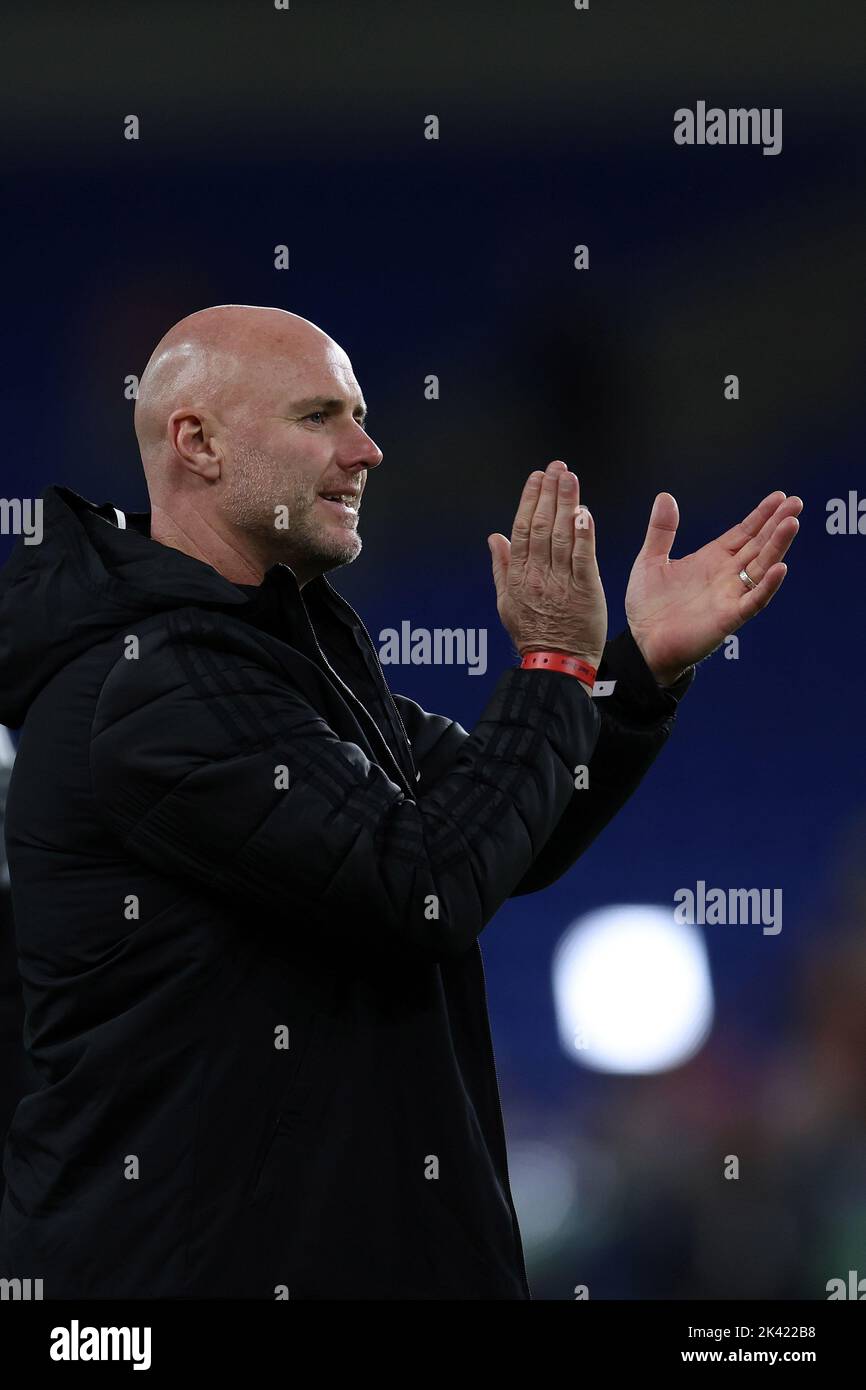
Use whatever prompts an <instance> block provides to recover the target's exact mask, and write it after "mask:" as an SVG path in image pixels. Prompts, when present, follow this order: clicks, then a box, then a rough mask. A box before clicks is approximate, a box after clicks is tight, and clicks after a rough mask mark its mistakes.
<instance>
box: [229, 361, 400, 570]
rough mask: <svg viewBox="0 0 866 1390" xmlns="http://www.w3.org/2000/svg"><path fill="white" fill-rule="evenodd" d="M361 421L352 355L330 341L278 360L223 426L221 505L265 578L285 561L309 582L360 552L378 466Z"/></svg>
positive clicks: (377, 452)
mask: <svg viewBox="0 0 866 1390" xmlns="http://www.w3.org/2000/svg"><path fill="white" fill-rule="evenodd" d="M366 413H367V412H366V406H365V404H364V400H363V397H362V395H361V390H360V387H359V386H358V383H357V381H356V380H355V376H354V373H353V371H352V365H351V363H350V361H349V359H348V357H347V356H346V354H345V353H344V352H343V351H342V349H341V348H339V347H338V346H337V344H336V343H332V342H330V341H329V340H328V341H327V342H326V343H323V344H322V345H316V346H314V347H313V348H312V349H311V350H309V351H307V352H305V354H304V356H303V358H301V359H300V360H299V359H298V357H297V356H295V357H294V358H292V359H290V360H289V361H288V362H286V360H285V359H283V370H281V371H274V372H273V375H272V378H269V379H268V380H267V381H266V382H265V383H264V389H263V390H262V391H259V392H257V393H256V395H255V396H254V397H252V398H251V400H250V402H249V403H248V404H245V406H244V409H243V412H242V415H241V417H240V418H239V419H238V420H237V421H236V422H234V423H233V424H232V426H231V427H230V428H229V431H228V443H229V450H228V451H227V452H228V453H229V454H230V456H229V457H227V459H226V467H225V472H224V477H225V482H226V486H225V490H224V492H223V495H222V503H221V506H222V510H223V512H224V514H225V516H226V518H227V520H228V521H229V522H230V524H231V526H232V527H233V528H234V529H236V530H238V531H240V532H242V533H243V535H244V539H245V541H246V542H247V543H248V544H251V545H252V546H253V548H254V549H255V551H256V553H257V555H258V557H259V560H260V562H261V565H262V568H263V570H267V569H268V568H269V567H270V566H271V565H273V564H276V563H278V562H280V561H282V562H283V563H284V564H287V565H289V566H290V567H291V569H292V570H294V572H295V575H296V576H297V579H298V583H299V584H305V583H307V582H308V580H310V579H312V578H315V576H316V575H318V574H322V573H324V572H325V571H326V570H329V569H334V568H336V567H337V566H338V565H348V564H351V562H352V561H353V560H354V559H356V558H357V556H358V555H359V554H360V551H361V537H360V536H359V534H358V514H359V510H360V507H361V501H362V494H363V491H364V488H365V486H366V482H367V474H368V470H369V469H370V468H376V467H377V466H378V465H379V464H380V463H381V461H382V451H381V450H380V449H379V448H378V446H377V445H376V444H374V442H373V440H372V439H371V438H370V436H369V435H368V434H367V432H366V429H365V428H364V420H365V417H366Z"/></svg>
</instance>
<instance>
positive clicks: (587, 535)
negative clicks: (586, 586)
mask: <svg viewBox="0 0 866 1390" xmlns="http://www.w3.org/2000/svg"><path fill="white" fill-rule="evenodd" d="M597 569H598V560H597V558H596V553H595V521H594V520H593V517H592V513H591V512H590V510H589V507H583V506H582V507H579V508H578V510H577V512H576V513H575V517H574V545H573V546H572V551H571V577H572V579H573V580H574V582H575V584H583V583H585V582H586V579H587V575H589V574H592V573H593V572H594V571H596V570H597Z"/></svg>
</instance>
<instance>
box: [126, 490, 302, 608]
mask: <svg viewBox="0 0 866 1390" xmlns="http://www.w3.org/2000/svg"><path fill="white" fill-rule="evenodd" d="M150 536H151V540H154V541H158V542H159V544H160V545H168V546H171V548H172V549H173V550H181V551H183V553H184V555H191V556H192V558H193V559H194V560H201V561H202V563H203V564H205V565H210V566H211V568H212V569H215V570H216V571H217V573H218V574H221V575H222V576H223V578H224V579H228V580H229V581H230V582H231V583H232V584H261V582H262V580H263V579H264V577H265V573H266V571H267V569H268V568H269V562H267V561H266V560H265V559H264V558H263V557H260V556H258V555H256V554H255V553H254V550H253V548H252V547H251V546H250V544H249V542H248V541H239V540H238V538H237V537H235V536H232V535H225V534H223V533H222V532H221V531H218V530H217V529H216V528H215V527H214V526H212V525H211V523H210V522H209V521H207V520H206V519H205V518H204V517H202V516H201V515H200V514H199V513H197V512H193V513H187V514H183V515H180V516H179V515H178V514H177V513H176V512H172V513H169V512H167V511H165V509H164V508H162V507H160V506H157V504H156V503H152V504H151V513H150ZM307 578H309V576H307V577H305V578H303V579H302V577H301V576H300V575H298V576H297V579H298V586H299V588H303V586H304V584H305V583H306V582H307Z"/></svg>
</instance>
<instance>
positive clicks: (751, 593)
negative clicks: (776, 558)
mask: <svg viewBox="0 0 866 1390" xmlns="http://www.w3.org/2000/svg"><path fill="white" fill-rule="evenodd" d="M787 573H788V566H787V565H781V564H780V565H771V566H770V568H769V569H768V570H767V573H766V574H765V575H764V577H763V579H762V580H761V582H760V583H759V584H758V586H757V588H755V589H748V590H747V591H746V593H744V594H743V597H742V598H741V599H740V626H742V624H743V623H745V622H748V620H749V618H754V616H755V614H756V613H760V611H761V609H762V608H766V606H767V604H768V603H769V602H770V599H771V598H772V597H773V595H774V594H775V593H777V592H778V590H779V588H780V587H781V584H782V580H783V579H784V578H785V575H786V574H787Z"/></svg>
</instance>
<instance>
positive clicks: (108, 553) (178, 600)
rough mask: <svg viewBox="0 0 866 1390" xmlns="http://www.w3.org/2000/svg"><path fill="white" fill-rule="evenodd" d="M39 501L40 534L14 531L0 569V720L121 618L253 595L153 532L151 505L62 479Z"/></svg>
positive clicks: (321, 582) (12, 722)
mask: <svg viewBox="0 0 866 1390" xmlns="http://www.w3.org/2000/svg"><path fill="white" fill-rule="evenodd" d="M41 500H42V539H41V541H40V542H39V544H36V545H32V544H31V545H27V544H25V539H24V537H23V536H19V538H18V541H17V543H16V545H15V548H14V550H13V551H12V554H11V555H10V557H9V560H8V561H7V563H6V565H5V567H4V569H3V570H2V572H0V724H7V725H8V726H9V727H10V728H12V729H17V728H19V727H20V726H21V724H22V723H23V722H24V719H25V716H26V714H27V711H28V709H29V708H30V705H31V704H32V703H33V701H34V700H35V698H36V696H37V695H38V694H39V692H40V691H41V690H42V688H43V687H44V686H45V685H46V684H47V683H48V681H49V680H51V678H52V676H54V675H55V674H56V673H57V671H59V670H61V669H62V667H64V666H65V665H66V664H67V663H68V662H70V661H72V660H74V658H75V657H76V656H78V655H79V654H80V653H81V652H82V651H85V650H86V649H87V648H88V647H91V646H94V645H95V644H96V643H98V642H100V641H103V640H104V639H105V638H106V637H108V636H110V635H111V634H112V633H116V632H117V631H118V629H119V628H121V627H123V626H124V625H125V624H127V623H132V622H134V621H135V620H141V619H142V618H143V617H145V616H149V615H152V614H155V613H158V612H160V611H164V610H167V609H172V608H184V607H187V606H188V605H189V604H196V605H199V606H206V607H213V608H218V609H225V608H227V607H232V606H238V607H240V608H243V607H244V606H245V605H248V604H250V603H252V602H253V601H254V597H255V596H253V598H251V597H250V595H249V594H247V593H244V592H243V590H242V589H240V588H238V587H237V586H236V585H234V584H233V583H231V581H230V580H228V579H225V578H223V576H222V575H221V574H219V573H218V572H217V571H216V570H215V569H213V568H212V567H211V566H210V565H207V564H204V563H203V562H202V561H200V560H195V559H193V557H192V556H190V555H185V554H184V553H183V552H182V551H180V550H174V549H173V548H172V547H170V546H165V545H160V544H159V543H158V542H156V541H153V540H151V539H150V512H127V513H124V512H123V511H121V510H120V509H119V508H117V507H115V506H114V504H113V503H111V502H105V503H103V504H102V505H100V506H97V505H96V504H95V503H93V502H88V501H86V500H85V498H83V497H79V495H78V494H77V493H76V492H73V491H71V489H69V488H65V487H49V488H46V489H45V492H44V493H43V494H42V499H41ZM275 570H285V571H287V572H288V574H289V575H291V577H292V580H293V581H294V573H293V571H292V570H291V569H289V567H288V566H287V565H274V566H273V567H272V569H271V570H269V571H268V576H266V579H265V583H267V579H268V577H269V576H271V575H272V574H273V572H274V571H275ZM323 586H324V587H325V588H326V589H327V590H329V591H331V592H333V590H332V589H331V586H330V584H328V581H327V580H326V579H325V577H324V576H320V578H319V579H318V580H312V581H311V584H310V585H308V586H307V588H316V589H318V588H321V587H323ZM295 588H297V582H296V581H295ZM297 593H298V595H300V590H297Z"/></svg>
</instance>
